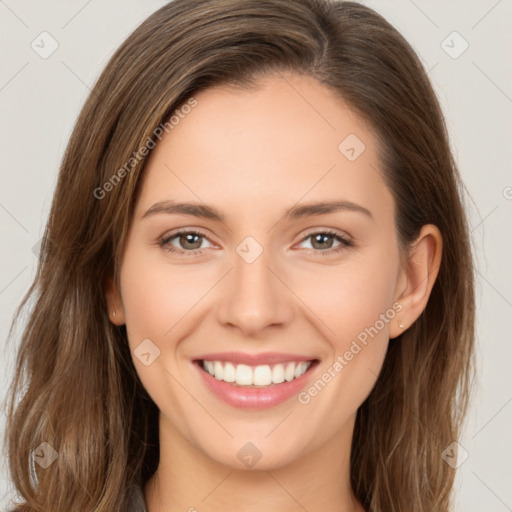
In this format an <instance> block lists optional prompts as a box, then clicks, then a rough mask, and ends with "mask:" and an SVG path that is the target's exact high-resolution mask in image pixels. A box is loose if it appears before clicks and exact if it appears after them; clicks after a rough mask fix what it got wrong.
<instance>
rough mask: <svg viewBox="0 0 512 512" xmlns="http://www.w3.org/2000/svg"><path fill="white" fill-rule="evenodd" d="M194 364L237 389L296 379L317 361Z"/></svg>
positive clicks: (266, 385) (210, 362) (260, 386)
mask: <svg viewBox="0 0 512 512" xmlns="http://www.w3.org/2000/svg"><path fill="white" fill-rule="evenodd" d="M194 362H195V363H196V364H197V365H198V366H199V367H200V368H201V370H203V371H205V372H206V373H209V374H210V375H211V376H212V377H214V378H215V379H216V380H219V381H222V382H227V383H229V384H232V385H233V386H237V387H245V388H266V387H271V386H274V385H278V384H282V383H286V382H291V381H293V380H295V379H298V378H299V377H301V376H302V375H304V374H305V373H306V372H308V371H310V369H311V368H312V367H313V366H316V364H318V362H319V361H318V359H312V360H311V361H288V362H285V363H278V364H271V365H268V364H263V365H255V366H249V365H246V364H234V363H231V362H229V361H207V360H204V359H200V360H196V361H194Z"/></svg>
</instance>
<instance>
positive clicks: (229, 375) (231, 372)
mask: <svg viewBox="0 0 512 512" xmlns="http://www.w3.org/2000/svg"><path fill="white" fill-rule="evenodd" d="M223 380H224V381H225V382H235V380H236V372H235V366H234V365H233V363H226V364H225V365H224V376H223Z"/></svg>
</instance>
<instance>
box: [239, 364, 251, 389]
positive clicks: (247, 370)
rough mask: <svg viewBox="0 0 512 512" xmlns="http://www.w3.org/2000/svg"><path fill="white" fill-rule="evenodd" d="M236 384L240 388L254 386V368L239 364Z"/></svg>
mask: <svg viewBox="0 0 512 512" xmlns="http://www.w3.org/2000/svg"><path fill="white" fill-rule="evenodd" d="M236 383H237V384H238V385H239V386H251V385H252V383H253V382H252V368H251V367H250V366H247V365H245V364H239V365H237V367H236Z"/></svg>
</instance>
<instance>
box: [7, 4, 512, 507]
mask: <svg viewBox="0 0 512 512" xmlns="http://www.w3.org/2000/svg"><path fill="white" fill-rule="evenodd" d="M165 3H166V2H165V1H164V0H144V1H143V0H108V1H106V0H103V1H100V0H89V1H87V0H66V1H64V0H62V1H57V0H46V1H44V2H41V1H37V0H5V1H4V0H0V48H1V50H0V52H1V53H0V55H1V64H0V112H1V115H0V140H1V144H2V145H1V156H2V159H1V162H0V177H1V186H0V244H1V246H0V339H1V347H2V355H1V361H0V383H1V384H2V388H1V389H2V391H1V392H0V399H2V398H3V395H4V390H5V389H6V386H7V383H8V381H9V378H10V375H11V372H12V367H13V362H14V357H15V348H16V344H17V340H18V339H17V337H16V336H15V337H14V338H13V339H12V340H10V341H7V334H8V328H9V325H10V321H11V317H12V314H13V312H14V308H15V306H16V305H17V304H18V303H19V301H20V300H21V298H22V295H23V294H24V293H25V291H26V290H27V289H28V287H29V285H30V283H31V280H32V279H33V277H34V275H35V269H36V257H35V255H34V252H37V251H36V249H34V246H36V245H37V242H38V241H39V240H40V238H41V236H42V232H43V227H44V224H45V221H46V217H47V215H48V211H49V207H50V203H51V197H52V192H53V189H54V186H55V183H56V177H57V172H58V167H59V163H60V159H61V157H62V154H63V151H64V149H65V146H66V143H67V140H68V137H69V135H70V133H71V129H72V127H73V124H74V121H75V119H76V117H77V115H78V112H79V110H80V108H81V105H82V104H83V101H84V99H85V97H86V96H87V94H88V92H89V88H90V87H91V86H92V84H93V83H94V81H95V80H96V78H97V77H98V75H99V73H100V72H101V70H102V69H103V67H104V65H105V64H106V62H107V60H108V58H109V57H110V56H111V54H112V53H113V51H114V50H115V49H116V48H117V47H118V46H119V44H120V43H121V42H122V41H123V40H124V39H125V38H126V36H128V34H129V33H130V32H131V31H132V30H133V29H134V28H135V27H136V26H137V25H138V24H139V23H140V22H141V21H143V20H144V19H145V18H146V17H147V16H148V15H149V14H151V13H152V12H153V11H155V10H156V9H157V8H159V7H160V6H162V5H164V4H165ZM364 3H365V4H366V5H369V6H370V7H373V8H374V9H376V10H377V11H378V12H380V13H381V14H383V15H384V16H385V17H386V18H387V19H388V20H389V21H390V22H391V23H392V24H393V25H394V26H395V27H396V28H398V30H399V31H401V32H402V34H403V35H404V36H405V37H406V39H408V41H409V42H410V43H411V44H412V45H413V47H414V48H415V49H416V51H417V52H418V53H419V55H420V56H421V58H422V61H423V62H424V65H425V68H426V69H427V70H428V71H429V76H430V78H431V80H432V82H433V85H434V87H435V89H436V91H437V93H438V96H439V98H440V101H441V104H442V107H443V109H444V112H445V116H446V120H447V123H448V128H449V130H450V134H451V141H452V147H453V151H454V154H455V157H456V159H457V161H458V163H459V166H460V169H461V173H462V176H463V179H464V181H465V183H466V185H467V187H468V190H469V194H470V196H471V202H470V205H469V206H470V211H469V213H470V219H471V226H472V236H473V238H474V244H475V247H476V250H477V256H478V267H477V271H478V274H477V276H478V282H477V305H478V319H477V336H478V349H477V350H478V353H477V357H478V376H479V381H478V387H477V388H476V390H475V394H474V398H473V402H472V407H471V410H470V414H469V417H468V421H467V427H466V431H465V435H464V437H463V439H462V440H461V445H462V446H463V448H464V450H466V451H467V452H468V454H469V457H468V458H467V460H465V461H464V462H463V463H462V464H461V466H460V469H459V472H458V477H457V481H456V488H457V491H456V507H455V510H456V511H457V512H459V511H465V512H481V511H484V510H485V511H493V512H505V511H507V510H508V511H512V486H511V485H510V482H511V478H512V462H511V460H512V440H511V435H510V434H511V432H512V428H511V427H512V403H511V402H512V386H511V383H512V377H511V375H512V343H511V336H510V332H511V327H512V323H511V320H510V318H511V316H512V276H511V270H510V262H511V261H512V258H511V253H512V251H511V241H510V240H511V236H510V235H511V225H512V223H511V221H512V215H511V213H512V173H511V160H512V158H511V150H510V147H511V145H512V116H511V114H512V59H511V55H510V54H511V51H510V49H511V48H512V30H511V29H512V23H511V22H512V0H499V1H496V0H481V1H475V0H473V1H462V0H459V1H444V0H436V1H431V2H428V1H426V0H414V1H413V0H371V1H370V0H368V1H365V2H364ZM43 31H47V32H48V33H49V34H51V36H52V37H53V38H54V39H55V40H56V41H57V42H58V45H59V46H58V48H57V50H56V51H55V52H54V53H53V54H52V55H50V56H49V57H48V58H47V59H43V58H41V57H40V56H39V55H38V54H37V53H36V52H35V51H34V50H33V49H32V47H31V43H32V41H34V40H35V41H36V43H37V42H38V41H39V43H38V44H39V45H40V46H42V43H41V42H40V37H39V35H40V34H41V32H43ZM454 31H456V32H458V33H459V34H460V35H461V36H462V38H463V40H462V39H460V38H458V36H456V35H453V34H452V33H453V32H454ZM464 40H465V41H466V42H467V43H468V44H469V47H468V48H467V50H466V51H464V52H463V53H462V54H461V55H460V56H458V57H457V58H453V57H454V56H457V54H458V53H459V52H460V51H461V50H462V49H463V48H464V44H465V43H464ZM48 41H49V40H46V43H45V48H46V49H48V48H49V44H48ZM443 41H445V42H444V43H443ZM449 53H451V55H449ZM3 422H4V414H3V412H2V415H1V416H0V432H1V433H2V434H3ZM406 456H407V454H404V457H406ZM0 466H1V471H2V472H1V473H0V510H3V509H4V507H6V506H7V499H8V496H9V495H10V493H11V492H12V489H11V485H10V484H9V481H8V478H7V475H6V472H5V456H4V455H2V464H0Z"/></svg>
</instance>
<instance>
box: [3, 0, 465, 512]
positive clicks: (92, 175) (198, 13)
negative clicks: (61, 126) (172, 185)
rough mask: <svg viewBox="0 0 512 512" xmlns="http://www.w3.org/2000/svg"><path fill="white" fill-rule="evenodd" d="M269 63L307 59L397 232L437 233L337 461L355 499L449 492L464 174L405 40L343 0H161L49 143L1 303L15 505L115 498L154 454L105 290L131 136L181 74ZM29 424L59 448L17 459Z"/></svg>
mask: <svg viewBox="0 0 512 512" xmlns="http://www.w3.org/2000/svg"><path fill="white" fill-rule="evenodd" d="M282 71H292V72H296V73H300V74H303V75H307V76H311V77H314V78H315V79H317V80H318V81H319V82H321V83H322V84H324V85H326V86H328V87H330V88H331V89H332V90H333V91H336V92H337V93H338V94H339V97H341V98H343V99H344V101H345V102H347V103H348V105H350V106H351V108H352V109H353V110H354V112H356V113H357V114H359V115H360V116H362V117H363V118H364V119H365V120H367V121H368V122H369V123H370V126H371V127H372V129H373V130H374V132H375V134H376V136H377V138H378V140H379V142H380V144H379V145H380V158H381V164H382V171H383V177H384V179H385V180H386V183H387V184H388V186H389V189H390V190H391V192H392V194H393V196H394V199H395V204H396V229H397V233H398V236H399V240H400V245H401V247H403V248H407V247H408V246H409V244H410V243H411V242H412V241H413V240H414V239H415V237H416V236H417V235H418V233H419V231H420V228H421V227H422V226H423V225H424V224H428V223H432V224H435V225H436V226H437V227H438V228H439V229H440V231H441V234H442V236H443V258H442V263H441V267H440V269H439V275H438V278H437V280H436V282H435V284H434V287H433V289H432V292H431V296H430V299H429V302H428V304H427V306H426V309H425V310H424V311H423V313H422V315H421V316H420V317H419V318H418V320H417V321H416V322H415V323H414V324H413V325H412V326H411V327H410V328H409V329H408V330H407V331H406V332H405V333H403V334H402V335H401V336H400V337H399V338H398V339H396V340H394V341H393V342H392V343H391V344H390V346H389V350H388V354H387V356H386V359H385V362H384V367H383V369H382V372H381V374H380V376H379V378H378V381H377V383H376V385H375V387H374V389H373V390H372V392H371V394H370V395H369V397H368V398H367V400H366V401H365V402H364V403H363V404H362V406H361V407H360V409H359V411H358V415H357V419H356V425H355V433H354V439H353V444H352V452H351V460H352V467H351V471H352V485H353V489H354V492H355V493H356V495H357V496H358V497H359V499H360V500H361V502H362V503H363V505H364V506H365V508H366V509H367V510H372V511H375V512H398V511H400V512H404V511H407V512H434V511H435V512H446V511H448V510H449V506H450V493H451V488H452V484H453V478H454V471H453V469H452V468H451V467H450V466H449V465H448V464H446V463H445V462H444V460H443V459H442V457H441V454H442V452H443V450H444V449H445V448H446V447H447V446H448V445H449V444H450V443H451V442H453V441H455V440H457V438H458V433H459V428H460V425H461V420H462V419H463V416H464V413H465V409H466V405H467V400H468V391H469V385H470V382H471V376H472V355H473V340H474V274H473V256H472V249H471V243H470V239H469V230H468V224H467V219H466V213H465V204H464V195H463V192H464V191H465V189H464V186H463V184H462V181H461V178H460V176H459V172H458V170H457V167H456V164H455V162H454V159H453V156H452V153H451V150H450V146H449V139H448V135H447V131H446V126H445V122H444V119H443V116H442V113H441V110H440V107H439V104H438V101H437V99H436V95H435V93H434V91H433V89H432V87H431V85H430V83H429V80H428V78H427V75H426V73H425V71H424V70H423V68H422V65H421V64H420V61H419V60H418V57H417V56H416V54H415V53H414V51H413V50H412V48H411V47H410V45H409V44H408V43H407V42H406V41H405V40H404V39H403V37H402V36H401V35H400V34H399V33H398V32H397V31H396V30H395V29H394V28H393V27H392V26H391V25H390V24H389V23H388V22H386V21H385V20H384V19H383V18H382V17H381V16H380V15H378V14H377V13H375V12H374V11H373V10H371V9H369V8H367V7H364V6H362V5H359V4H357V3H353V2H338V1H334V0H294V1H289V0H195V1H193V2H191V1H190V0H175V1H173V2H171V3H169V4H167V5H165V6H164V7H162V8H161V9H159V10H158V11H157V12H155V13H154V14H153V15H151V16H150V17H149V18H148V19H147V20H146V21H145V22H144V23H142V25H141V26H140V27H138V28H137V29H136V30H135V31H134V32H133V33H132V34H131V35H130V36H129V37H128V38H127V40H126V41H125V42H124V43H123V44H122V46H121V47H120V48H119V49H118V50H117V51H116V53H115V54H114V55H113V56H112V58H111V59H110V61H109V63H108V65H107V66H106V68H105V70H104V71H103V73H102V74H101V76H100V77H99V79H98V81H97V83H96V84H95V86H94V88H93V90H92V92H91V94H90V96H89V97H88V99H87V101H86V103H85V105H84V107H83V109H82V111H81V113H80V116H79V118H78V121H77V123H76V126H75V128H74V130H73V133H72V135H71V138H70V141H69V144H68V146H67V149H66V151H65V154H64V157H63V161H62V165H61V168H60V174H59V179H58V184H57V188H56V191H55V195H54V198H53V203H52V208H51V212H50V217H49V220H48V224H47V227H46V231H45V234H44V238H43V241H42V246H41V253H40V260H39V265H38V269H37V275H36V278H35V280H34V283H33V284H32V286H31V288H30V290H29V291H28V293H27V295H26V296H25V298H24V300H23V302H22V304H21V306H20V308H19V310H18V312H17V315H16V317H15V322H16V320H17V319H18V318H19V312H20V311H21V309H23V308H25V307H27V306H28V299H29V298H30V299H32V300H33V301H34V304H33V308H32V309H31V314H30V317H29V319H28V322H27V324H26V327H25V329H24V332H23V335H22V339H21V346H20V348H19V352H18V356H17V368H16V374H15V379H14V381H13V383H12V386H11V390H10V395H9V398H10V400H9V407H8V430H7V436H6V440H7V446H8V451H9V460H10V471H11V474H12V479H13V481H14V483H15V486H16V488H17V490H18V492H19V493H20V495H21V497H22V499H23V500H24V501H23V504H20V505H18V508H17V510H18V511H20V512H21V511H23V512H25V511H31V512H32V511H36V510H37V511H42V510H44V511H49V510H52V511H53V512H69V511H97V512H116V511H123V510H124V509H125V508H126V506H127V505H126V495H127V490H128V489H129V488H130V487H131V486H132V485H133V484H134V483H137V484H140V485H143V484H144V482H145V481H146V480H147V479H148V478H149V476H150V475H151V474H152V473H153V472H154V471H155V469H156V466H157V464H158V453H159V445H158V430H157V428H158V427H157V413H158V410H157V408H156V406H155V404H154V403H153V401H152V400H151V398H150V397H149V396H148V394H147V392H146V391H145V389H144V388H143V386H142V384H141V382H140V380H139V379H138V376H137V374H136V371H135V368H134V366H133V363H132V360H131V357H130V352H129V348H128V343H127V335H126V330H125V328H124V327H116V326H114V325H112V323H111V322H110V321H109V317H108V314H107V304H106V299H105V295H104V284H105V281H106V279H107V277H108V276H114V278H115V280H116V281H117V282H118V279H119V275H118V272H119V264H120V258H121V254H122V249H123V244H124V240H125V235H126V233H127V229H128V227H129V223H130V220H131V216H132V211H133V206H134V200H135V197H136V193H137V190H138V187H137V186H138V184H139V183H140V178H141V173H142V170H143V168H144V162H145V161H146V159H147V155H145V156H143V157H140V148H142V147H144V146H145V145H148V141H149V142H150V143H152V144H153V145H154V142H156V141H157V140H156V139H157V137H156V135H155V133H158V132H157V131H156V130H157V129H158V127H159V126H161V125H162V123H165V122H166V121H167V120H168V119H169V116H171V115H172V114H173V112H174V111H175V110H176V109H177V108H179V107H180V105H183V104H184V103H185V102H186V101H187V100H188V99H190V98H191V97H192V96H193V94H194V93H195V92H198V91H200V90H202V89H204V88H207V87H210V86H212V85H217V84H220V83H230V84H237V85H240V86H241V87H250V86H251V85H257V80H256V79H257V77H258V76H261V75H263V74H270V73H280V72H282ZM134 155H137V158H134ZM128 162H129V164H127V163H128ZM120 169H124V172H121V171H120ZM114 175H115V176H117V178H118V179H115V178H113V176H114ZM107 182H108V183H110V185H108V186H107V185H105V184H106V183H107ZM98 191H99V192H98ZM43 442H46V443H48V444H49V445H51V447H53V448H54V449H55V450H56V452H57V454H58V458H57V459H56V460H55V462H54V463H53V464H52V465H51V467H50V468H48V469H42V468H41V467H38V465H35V471H34V468H32V472H31V464H32V465H33V459H32V457H31V453H32V452H33V450H34V449H36V448H37V447H38V446H40V444H41V443H43ZM31 461H32V463H31ZM31 475H32V476H31ZM34 475H35V477H36V480H37V481H36V482H35V481H34Z"/></svg>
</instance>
